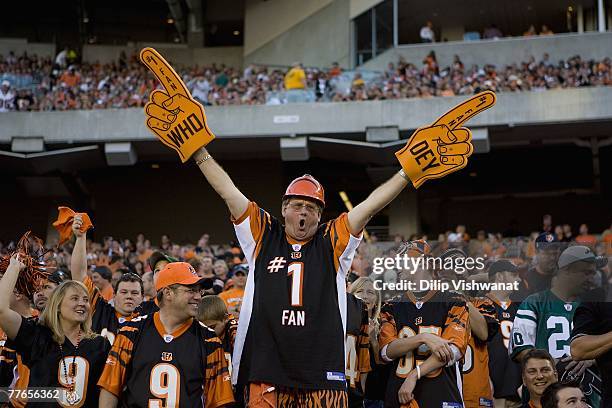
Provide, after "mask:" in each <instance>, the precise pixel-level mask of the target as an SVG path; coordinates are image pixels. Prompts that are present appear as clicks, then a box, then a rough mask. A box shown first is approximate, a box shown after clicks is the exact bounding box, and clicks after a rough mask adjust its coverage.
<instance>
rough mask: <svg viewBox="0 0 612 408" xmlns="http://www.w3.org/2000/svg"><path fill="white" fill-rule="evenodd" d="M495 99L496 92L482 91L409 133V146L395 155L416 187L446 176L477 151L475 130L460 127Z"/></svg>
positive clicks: (458, 168) (463, 165) (465, 163)
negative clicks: (475, 147) (473, 137)
mask: <svg viewBox="0 0 612 408" xmlns="http://www.w3.org/2000/svg"><path fill="white" fill-rule="evenodd" d="M495 101H496V97H495V94H494V93H493V92H491V91H485V92H481V93H479V94H478V95H475V96H473V97H471V98H470V99H468V100H466V101H465V102H462V103H461V104H459V105H457V106H455V107H454V108H453V109H451V110H449V111H448V112H447V113H445V114H444V115H442V116H441V117H440V118H439V119H437V120H436V121H435V122H434V123H433V124H432V125H431V126H427V127H422V128H419V129H417V130H416V131H415V132H414V133H413V134H412V136H410V138H409V139H408V143H406V146H404V147H403V148H402V149H401V150H400V151H398V152H396V153H395V156H396V157H397V159H398V160H399V162H400V164H401V165H402V169H403V170H404V172H405V173H406V175H407V176H408V177H409V178H410V180H411V181H412V184H413V185H414V187H415V188H419V187H420V186H421V185H422V184H423V183H424V182H425V181H427V180H430V179H437V178H441V177H444V176H446V175H447V174H450V173H453V172H455V171H457V170H460V169H462V168H464V167H465V166H467V164H468V157H469V156H470V155H471V154H472V152H473V151H474V148H473V145H472V132H471V131H470V130H469V129H467V128H465V127H461V126H462V125H463V124H464V123H465V122H467V121H468V120H469V119H470V118H472V117H474V116H475V115H477V114H478V113H480V112H482V111H484V110H486V109H488V108H490V107H491V106H493V105H494V104H495Z"/></svg>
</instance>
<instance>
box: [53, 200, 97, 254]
mask: <svg viewBox="0 0 612 408" xmlns="http://www.w3.org/2000/svg"><path fill="white" fill-rule="evenodd" d="M57 209H58V211H59V214H58V216H57V220H56V221H55V222H54V223H53V226H54V227H55V229H56V230H57V231H58V232H59V235H60V239H59V243H58V245H62V244H63V243H64V242H66V241H68V240H69V239H70V236H71V235H72V221H73V220H74V216H75V215H77V214H78V215H81V216H82V217H83V225H82V226H81V232H87V230H88V229H90V228H93V224H92V223H91V220H90V219H89V215H87V213H76V212H74V211H73V210H72V209H70V208H68V207H58V208H57Z"/></svg>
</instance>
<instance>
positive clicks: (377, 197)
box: [348, 173, 408, 235]
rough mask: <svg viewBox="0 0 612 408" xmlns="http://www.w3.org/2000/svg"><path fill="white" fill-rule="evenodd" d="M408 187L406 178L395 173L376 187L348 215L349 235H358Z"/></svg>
mask: <svg viewBox="0 0 612 408" xmlns="http://www.w3.org/2000/svg"><path fill="white" fill-rule="evenodd" d="M407 185H408V178H407V177H404V176H402V175H401V174H400V173H396V174H395V175H394V176H393V177H391V178H390V179H389V180H387V181H386V182H385V183H384V184H382V185H380V186H378V187H377V188H376V189H375V190H374V191H372V193H371V194H370V195H369V196H368V198H366V199H365V200H364V201H363V202H361V203H360V204H359V205H357V206H356V207H355V208H353V209H352V210H351V211H349V213H348V224H349V228H350V230H351V234H353V235H358V234H359V233H360V232H361V230H363V229H364V228H365V226H366V224H367V223H368V222H369V221H370V220H371V219H372V217H374V215H376V213H378V212H379V211H380V210H382V209H383V208H385V207H386V206H387V205H388V204H389V203H390V202H391V201H393V199H394V198H395V197H397V196H398V195H399V193H401V192H402V190H403V189H404V188H406V186H407Z"/></svg>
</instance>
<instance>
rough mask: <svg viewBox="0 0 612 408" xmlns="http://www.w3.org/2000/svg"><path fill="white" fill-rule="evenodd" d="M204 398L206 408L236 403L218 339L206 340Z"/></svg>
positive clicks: (221, 346) (221, 345)
mask: <svg viewBox="0 0 612 408" xmlns="http://www.w3.org/2000/svg"><path fill="white" fill-rule="evenodd" d="M204 398H205V404H204V406H205V407H206V408H217V407H222V406H224V405H226V404H231V403H233V402H234V393H233V391H232V382H231V376H230V373H229V370H228V367H227V360H226V359H225V353H224V351H223V344H221V340H219V338H218V337H210V338H207V339H206V376H205V379H204Z"/></svg>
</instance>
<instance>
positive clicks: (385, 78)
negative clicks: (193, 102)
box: [0, 51, 612, 111]
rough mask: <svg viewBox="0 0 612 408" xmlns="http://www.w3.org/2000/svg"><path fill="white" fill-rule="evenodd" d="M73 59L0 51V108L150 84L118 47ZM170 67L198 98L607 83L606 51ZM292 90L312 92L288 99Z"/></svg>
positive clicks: (96, 98) (413, 94)
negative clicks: (511, 58)
mask: <svg viewBox="0 0 612 408" xmlns="http://www.w3.org/2000/svg"><path fill="white" fill-rule="evenodd" d="M60 54H61V53H60ZM76 61H77V60H74V61H72V60H67V59H66V58H61V59H60V58H59V55H58V58H56V59H52V58H47V57H38V56H36V55H28V54H26V53H24V54H23V55H19V56H17V55H15V54H14V53H9V54H8V55H6V56H0V81H2V87H1V89H0V100H1V102H0V103H1V104H2V106H0V111H11V110H19V111H62V110H74V109H110V108H112V109H119V108H130V107H142V106H144V105H145V104H146V102H147V101H148V96H149V93H150V92H151V90H153V89H155V87H156V80H155V78H154V77H153V76H152V75H151V74H150V73H149V72H148V70H147V69H146V68H145V67H144V66H143V65H142V64H141V63H140V62H139V61H138V58H137V56H136V55H132V56H131V57H128V56H126V55H125V54H122V55H121V57H120V58H119V59H118V60H117V61H115V62H113V63H106V64H102V63H99V62H82V63H77V62H76ZM62 62H63V63H64V64H65V66H64V65H62ZM70 62H73V63H70ZM177 70H178V72H179V73H180V75H181V76H182V77H183V78H184V80H185V82H186V83H187V85H188V87H189V88H190V90H191V91H192V94H193V96H194V97H195V98H197V99H198V100H200V101H201V102H202V103H203V104H205V105H241V104H266V103H267V104H279V103H286V102H293V101H295V100H301V101H311V100H312V101H315V100H316V101H333V102H339V101H363V100H384V99H401V98H430V97H434V96H453V95H471V94H474V93H477V92H479V91H482V90H487V89H489V90H493V91H496V92H518V91H543V90H547V89H558V88H575V87H584V86H608V85H611V84H612V73H611V71H612V61H611V59H610V58H605V59H603V60H600V61H594V60H588V61H587V60H584V59H582V58H580V57H579V56H574V57H571V58H568V59H567V60H564V61H559V62H553V61H551V60H550V57H549V56H548V55H547V54H544V56H543V57H542V59H541V60H539V61H537V60H536V59H535V57H531V58H529V60H528V61H524V62H521V63H516V64H512V65H508V66H505V67H496V66H494V65H491V64H485V65H483V66H476V65H474V66H471V67H466V66H464V64H463V62H462V61H461V59H460V57H459V56H455V58H454V61H453V63H452V64H451V65H450V66H448V67H440V66H439V64H438V62H437V59H436V56H435V53H434V52H433V51H432V52H431V53H430V54H429V55H428V56H427V57H426V58H425V59H424V60H423V61H422V62H414V61H412V62H411V61H406V60H404V59H400V60H399V61H398V62H397V63H389V65H388V68H387V69H386V70H385V71H384V72H382V73H371V72H369V73H367V77H368V79H367V80H365V79H364V77H365V76H366V73H365V72H364V73H363V74H362V73H361V72H354V71H351V72H343V71H342V69H341V68H340V67H339V65H338V64H334V65H333V66H332V67H330V68H329V69H318V68H304V67H302V65H301V64H299V63H295V64H293V66H292V67H291V68H290V69H289V70H287V69H281V68H269V67H265V66H256V65H249V66H247V67H246V68H245V69H244V70H238V69H236V68H232V67H226V66H224V65H216V64H211V65H205V66H200V65H196V66H191V67H181V66H177ZM296 92H307V93H308V94H309V95H312V97H311V98H310V99H309V98H306V99H303V98H302V99H300V98H297V99H295V98H294V99H293V100H292V98H291V97H290V96H291V94H292V93H296ZM281 94H287V95H289V97H287V96H282V95H281Z"/></svg>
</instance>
